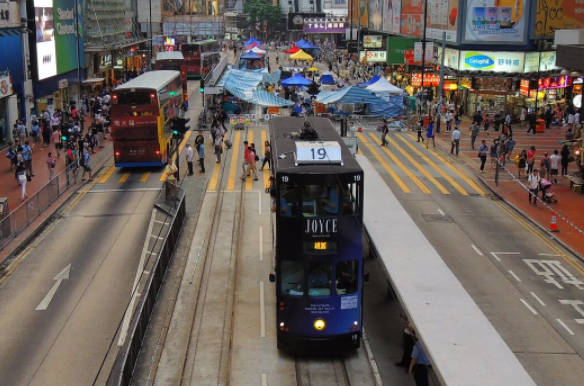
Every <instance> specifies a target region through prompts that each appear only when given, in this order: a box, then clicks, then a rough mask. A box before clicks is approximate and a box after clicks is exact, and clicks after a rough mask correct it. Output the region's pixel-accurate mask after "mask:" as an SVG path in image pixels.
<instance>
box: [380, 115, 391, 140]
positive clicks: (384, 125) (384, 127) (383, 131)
mask: <svg viewBox="0 0 584 386" xmlns="http://www.w3.org/2000/svg"><path fill="white" fill-rule="evenodd" d="M381 125H382V126H381V146H387V144H388V143H389V142H387V140H386V139H385V137H386V136H387V133H389V128H388V127H387V121H386V120H385V118H384V119H383V123H382V124H381Z"/></svg>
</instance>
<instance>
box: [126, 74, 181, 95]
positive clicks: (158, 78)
mask: <svg viewBox="0 0 584 386" xmlns="http://www.w3.org/2000/svg"><path fill="white" fill-rule="evenodd" d="M179 76H180V72H179V71H172V70H158V71H148V72H145V73H144V74H142V75H140V76H139V77H137V78H134V79H132V80H131V81H129V82H127V83H124V84H122V85H120V86H118V87H116V88H115V91H120V90H127V89H131V88H148V89H153V90H156V91H159V90H160V89H161V88H163V87H164V86H166V85H167V84H168V83H170V82H171V81H172V80H173V79H175V78H177V77H179Z"/></svg>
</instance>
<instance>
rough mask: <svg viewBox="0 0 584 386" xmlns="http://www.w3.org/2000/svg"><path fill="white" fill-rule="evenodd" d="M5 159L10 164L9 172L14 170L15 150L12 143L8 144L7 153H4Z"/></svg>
mask: <svg viewBox="0 0 584 386" xmlns="http://www.w3.org/2000/svg"><path fill="white" fill-rule="evenodd" d="M6 158H8V161H9V162H10V171H12V170H14V166H16V148H15V147H14V145H13V144H12V142H8V151H7V152H6Z"/></svg>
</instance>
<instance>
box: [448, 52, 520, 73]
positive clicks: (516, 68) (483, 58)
mask: <svg viewBox="0 0 584 386" xmlns="http://www.w3.org/2000/svg"><path fill="white" fill-rule="evenodd" d="M524 65H525V54H524V53H523V52H511V51H496V52H494V51H461V52H460V65H459V68H458V69H459V70H467V71H494V72H520V73H522V72H523V68H524Z"/></svg>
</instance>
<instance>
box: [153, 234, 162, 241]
mask: <svg viewBox="0 0 584 386" xmlns="http://www.w3.org/2000/svg"><path fill="white" fill-rule="evenodd" d="M150 237H152V238H153V239H158V240H164V237H160V236H156V235H154V234H152V235H150Z"/></svg>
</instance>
